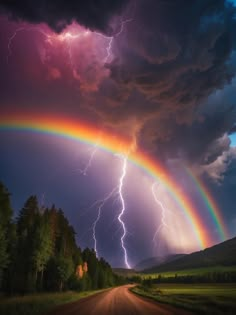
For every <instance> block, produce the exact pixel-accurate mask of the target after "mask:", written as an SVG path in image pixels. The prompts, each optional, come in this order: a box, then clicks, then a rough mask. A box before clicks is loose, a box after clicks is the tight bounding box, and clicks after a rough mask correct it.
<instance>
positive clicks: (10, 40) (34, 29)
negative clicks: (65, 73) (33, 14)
mask: <svg viewBox="0 0 236 315" xmlns="http://www.w3.org/2000/svg"><path fill="white" fill-rule="evenodd" d="M23 31H36V32H39V33H40V34H42V35H44V36H45V37H46V38H47V39H48V40H49V39H50V37H51V36H50V35H49V34H47V33H45V32H44V31H43V30H42V29H41V28H39V27H35V26H32V27H19V28H17V29H16V30H15V32H14V33H13V34H12V36H11V37H9V39H8V44H7V48H8V55H7V63H9V59H10V57H11V56H12V44H13V41H14V39H15V38H16V36H17V34H18V33H20V32H23Z"/></svg>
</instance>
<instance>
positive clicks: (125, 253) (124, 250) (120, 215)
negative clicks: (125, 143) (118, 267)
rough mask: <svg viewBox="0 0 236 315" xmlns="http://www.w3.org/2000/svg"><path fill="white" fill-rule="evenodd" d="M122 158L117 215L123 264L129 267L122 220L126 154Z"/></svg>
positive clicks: (125, 232) (124, 227) (125, 231)
mask: <svg viewBox="0 0 236 315" xmlns="http://www.w3.org/2000/svg"><path fill="white" fill-rule="evenodd" d="M122 159H123V167H122V174H121V177H120V180H119V191H118V193H119V197H120V202H121V210H120V214H119V216H118V220H119V222H120V224H121V226H122V229H123V234H122V236H121V239H120V241H121V246H122V249H123V252H124V260H125V265H126V267H127V268H128V269H130V268H131V267H130V264H129V262H128V255H127V249H126V247H125V242H124V240H125V237H126V234H127V230H126V226H125V222H124V221H123V219H122V217H123V215H124V213H125V210H126V208H125V200H124V196H123V187H124V179H125V176H126V173H127V157H126V156H122Z"/></svg>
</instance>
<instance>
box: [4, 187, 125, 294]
mask: <svg viewBox="0 0 236 315" xmlns="http://www.w3.org/2000/svg"><path fill="white" fill-rule="evenodd" d="M12 213H13V212H12V209H11V207H10V198H9V193H8V191H7V189H6V188H5V187H4V186H3V185H2V184H1V183H0V219H1V220H2V221H0V281H1V274H2V273H3V280H4V281H3V288H2V289H3V291H4V292H5V293H7V294H15V293H20V294H25V293H30V292H38V291H59V290H60V291H61V290H68V289H76V290H91V289H93V290H96V289H98V288H99V289H101V288H105V287H109V286H113V285H115V284H118V283H120V278H119V277H117V276H116V275H114V274H113V272H112V269H111V267H110V265H109V264H108V263H107V262H106V261H105V260H104V259H102V258H101V259H100V260H99V259H98V258H97V257H96V253H95V252H94V250H91V249H89V248H86V249H85V250H84V251H82V250H81V249H80V248H79V247H78V246H77V244H76V240H75V234H76V233H75V231H74V228H73V227H72V226H71V225H70V223H69V221H68V220H67V218H66V217H65V215H64V213H63V211H62V210H61V209H57V208H56V207H55V205H53V206H52V207H51V208H48V209H45V208H40V207H39V205H38V200H37V197H36V196H30V197H29V198H28V199H27V200H26V202H25V204H24V206H23V208H22V209H21V210H20V212H19V215H18V217H17V218H16V221H15V222H12ZM78 267H79V268H80V269H81V268H82V276H81V275H78V274H77V273H76V271H77V269H78ZM0 283H1V282H0ZM0 289H1V287H0Z"/></svg>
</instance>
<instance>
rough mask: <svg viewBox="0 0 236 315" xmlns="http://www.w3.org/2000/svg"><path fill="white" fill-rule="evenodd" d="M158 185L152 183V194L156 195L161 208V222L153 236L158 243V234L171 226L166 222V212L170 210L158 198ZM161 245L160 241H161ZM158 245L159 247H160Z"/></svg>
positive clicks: (156, 200) (155, 198)
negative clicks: (156, 188)
mask: <svg viewBox="0 0 236 315" xmlns="http://www.w3.org/2000/svg"><path fill="white" fill-rule="evenodd" d="M157 185H158V183H156V182H155V183H153V185H152V195H153V197H154V200H155V202H156V203H157V204H158V206H159V207H160V208H161V224H160V225H159V227H158V228H157V230H156V232H155V234H154V236H153V242H154V243H155V244H156V239H157V237H158V234H159V233H160V232H161V230H163V229H169V226H168V225H167V223H166V212H167V211H168V210H167V209H166V208H165V207H164V205H163V203H162V202H161V201H160V200H159V199H158V197H157V195H156V191H155V187H156V186H157ZM159 245H160V242H159ZM159 245H158V247H159Z"/></svg>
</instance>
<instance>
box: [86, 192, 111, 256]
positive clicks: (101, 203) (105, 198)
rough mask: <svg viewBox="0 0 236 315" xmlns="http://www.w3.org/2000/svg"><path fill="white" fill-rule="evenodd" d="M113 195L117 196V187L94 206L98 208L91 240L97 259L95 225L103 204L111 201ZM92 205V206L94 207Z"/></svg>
mask: <svg viewBox="0 0 236 315" xmlns="http://www.w3.org/2000/svg"><path fill="white" fill-rule="evenodd" d="M115 194H117V187H115V188H114V189H113V190H112V191H111V192H110V193H109V194H108V195H107V196H105V197H104V199H102V200H98V201H97V202H96V203H95V204H99V206H98V213H97V217H96V220H95V221H94V223H93V225H92V229H93V240H94V250H95V253H96V256H97V257H99V254H98V249H97V237H96V228H97V224H98V222H99V220H100V218H101V212H102V209H103V207H104V206H105V204H106V203H107V201H108V200H109V199H111V198H112V197H113V196H114V195H115ZM95 204H93V206H94V205H95Z"/></svg>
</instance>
